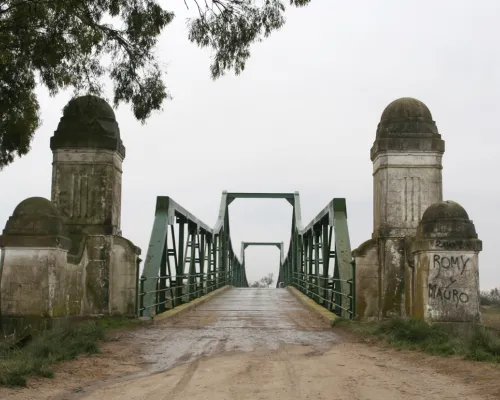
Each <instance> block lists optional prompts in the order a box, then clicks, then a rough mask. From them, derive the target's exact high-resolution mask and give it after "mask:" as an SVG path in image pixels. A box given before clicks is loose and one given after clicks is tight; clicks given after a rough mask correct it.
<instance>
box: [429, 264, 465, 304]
mask: <svg viewBox="0 0 500 400" xmlns="http://www.w3.org/2000/svg"><path fill="white" fill-rule="evenodd" d="M471 266H472V262H471V259H470V257H469V256H465V255H451V254H446V255H441V254H434V255H433V258H432V260H431V271H430V274H431V276H430V277H429V278H430V279H429V299H436V300H441V302H443V303H451V304H453V305H455V307H458V306H459V305H461V304H466V303H468V302H469V300H470V298H469V295H468V294H467V293H466V292H464V290H463V289H462V288H461V286H463V283H466V281H464V280H463V279H461V277H462V276H463V275H464V274H465V275H466V276H465V277H464V278H465V279H467V274H466V272H467V271H468V270H469V269H470V268H471ZM432 275H433V276H432ZM459 281H460V282H459Z"/></svg>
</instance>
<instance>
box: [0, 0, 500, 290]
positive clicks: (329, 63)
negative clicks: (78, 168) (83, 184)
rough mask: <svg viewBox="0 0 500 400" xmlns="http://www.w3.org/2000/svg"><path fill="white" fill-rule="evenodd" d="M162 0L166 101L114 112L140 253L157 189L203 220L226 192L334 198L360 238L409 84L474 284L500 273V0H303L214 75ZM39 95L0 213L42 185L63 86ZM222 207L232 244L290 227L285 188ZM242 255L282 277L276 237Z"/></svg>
mask: <svg viewBox="0 0 500 400" xmlns="http://www.w3.org/2000/svg"><path fill="white" fill-rule="evenodd" d="M169 3H172V4H175V7H177V8H176V9H174V11H175V12H176V14H177V17H176V19H175V21H174V22H173V23H172V24H171V25H170V26H169V27H167V29H166V30H165V32H164V33H163V35H162V38H161V41H160V43H159V46H158V54H159V57H160V58H161V60H162V61H163V62H164V63H165V64H166V66H167V68H168V75H167V76H166V82H167V85H168V86H169V88H170V91H171V93H172V94H173V96H174V100H173V101H168V102H166V103H165V105H164V111H163V112H161V113H158V114H156V115H155V116H154V117H152V118H151V119H150V120H149V121H148V123H147V124H146V125H141V124H140V123H138V122H137V121H135V120H134V118H133V115H132V113H131V111H130V108H129V107H128V106H126V105H123V106H121V107H120V108H119V109H118V110H117V111H116V114H117V119H118V122H119V125H120V129H121V135H122V139H123V142H124V144H125V146H126V149H127V156H126V159H125V161H124V169H123V170H124V174H123V193H122V230H123V235H124V236H125V237H127V238H128V239H130V240H132V241H133V242H134V243H135V244H136V245H138V246H139V247H141V248H142V251H143V255H144V256H145V253H146V251H147V247H148V241H149V236H150V232H151V228H152V223H153V218H154V206H155V201H156V196H158V195H168V196H171V197H172V198H173V199H174V200H176V201H177V202H179V203H180V204H181V205H183V206H184V207H185V208H187V209H188V210H189V211H190V212H191V213H193V214H194V215H196V216H197V217H198V218H200V219H201V220H203V221H204V222H206V223H208V224H209V225H213V224H214V223H215V220H216V218H217V212H218V207H219V201H220V195H221V192H222V190H228V191H246V192H253V191H261V192H266V191H268V192H293V191H295V190H299V191H300V193H301V202H302V215H303V219H304V222H305V223H308V222H309V221H310V220H311V219H312V218H313V217H314V216H315V215H316V214H317V213H318V212H319V211H320V210H321V209H322V208H323V207H324V206H325V205H326V204H327V203H328V202H329V201H330V200H331V199H332V198H333V197H345V198H346V199H347V207H348V222H349V230H350V235H351V246H352V248H353V249H354V248H356V247H357V246H358V245H359V244H361V243H362V242H363V241H365V240H367V239H369V238H370V237H371V232H372V228H373V223H372V164H371V161H370V155H369V152H370V147H371V146H372V144H373V140H374V138H375V131H376V128H377V124H378V122H379V118H380V114H381V113H382V111H383V109H384V108H385V106H386V105H387V104H388V103H390V102H391V101H392V100H394V99H396V98H399V97H404V96H410V97H416V98H418V99H420V100H422V101H423V102H424V103H426V104H427V105H428V107H429V108H430V110H431V112H432V114H433V117H434V119H435V120H436V122H437V125H438V129H439V132H440V133H441V135H442V137H443V139H444V140H445V142H446V152H445V155H444V158H443V164H444V170H443V182H444V184H443V186H444V199H445V200H454V201H457V202H459V203H460V204H462V205H463V206H464V207H465V209H466V210H467V212H468V213H469V216H470V218H471V219H472V220H473V221H474V223H475V225H476V229H477V232H478V234H479V238H480V239H482V240H483V248H484V251H483V252H482V253H480V257H479V259H480V263H479V266H480V280H481V288H482V289H489V288H491V287H493V286H500V272H499V265H498V264H497V262H498V261H497V257H496V255H495V251H494V248H495V247H496V246H497V245H498V243H497V242H496V240H497V239H496V237H497V234H496V233H495V232H496V229H497V228H498V226H499V224H500V214H499V212H498V207H499V206H498V198H499V194H500V183H498V179H497V178H494V177H495V176H496V173H497V171H498V170H499V166H500V159H499V158H498V157H497V155H496V154H497V152H498V149H499V148H500V139H499V132H498V116H499V115H500V86H499V84H500V26H499V25H498V20H499V17H500V2H499V1H498V0H481V1H476V2H472V1H470V0H439V1H430V0H406V1H404V2H403V1H400V0H379V1H368V0H359V1H356V2H344V1H333V0H313V1H312V3H311V4H310V5H309V6H308V7H306V8H302V9H290V10H289V12H288V14H287V23H286V25H285V26H284V27H283V28H282V29H281V30H280V31H278V32H275V33H273V34H272V36H271V37H270V38H269V39H267V40H265V41H264V42H263V43H260V44H256V45H254V46H253V47H252V56H251V59H250V60H249V62H248V63H247V67H246V70H245V71H244V73H243V74H242V75H241V76H239V77H234V76H233V75H232V74H231V75H229V76H227V77H224V78H222V79H220V80H217V81H215V82H214V81H212V80H211V79H210V74H209V63H210V52H208V51H204V50H201V49H199V48H197V47H196V46H195V45H194V44H191V43H190V42H189V41H188V40H187V28H186V25H185V18H186V17H187V16H188V13H187V12H186V10H185V8H184V5H183V1H182V0H178V1H177V2H169ZM38 93H39V101H40V103H41V115H42V118H43V125H42V127H41V128H40V129H39V130H38V132H37V134H36V138H35V140H34V141H33V145H32V151H31V152H30V154H29V155H28V156H26V157H23V158H22V159H18V160H16V161H15V163H14V164H12V165H11V166H9V167H7V168H5V169H4V170H3V171H1V172H0V184H1V187H2V188H3V190H2V193H1V196H0V224H4V223H5V222H6V221H7V219H8V217H9V216H10V215H11V213H12V211H13V210H14V208H15V206H16V205H17V204H18V203H19V202H20V201H22V200H23V199H25V198H27V197H31V196H43V197H47V198H50V184H51V168H52V167H51V163H52V154H51V151H50V148H49V138H50V137H51V136H52V134H53V131H54V130H55V129H56V127H57V124H58V121H59V118H60V116H61V110H62V108H63V107H64V105H65V104H66V102H67V101H68V100H69V98H70V96H71V93H69V92H68V93H62V94H60V95H58V96H56V97H54V98H50V97H49V96H48V94H47V92H46V91H45V90H43V89H41V90H39V91H38ZM107 95H108V97H109V98H111V93H108V94H107ZM230 216H231V230H232V238H233V242H234V243H236V244H238V247H239V243H240V242H241V241H242V240H245V241H284V242H285V243H288V241H289V234H290V223H291V206H289V204H288V203H287V202H286V201H285V200H267V201H264V200H262V201H261V200H236V201H235V202H234V203H233V204H232V205H231V206H230ZM495 243H497V244H495ZM236 251H237V252H238V253H239V249H237V250H236ZM246 254H247V268H248V269H247V276H248V278H249V279H250V280H257V279H259V278H261V277H262V276H264V275H265V274H267V273H268V272H274V273H275V274H276V275H277V272H278V260H279V252H278V249H277V248H257V247H250V248H248V249H247V253H246Z"/></svg>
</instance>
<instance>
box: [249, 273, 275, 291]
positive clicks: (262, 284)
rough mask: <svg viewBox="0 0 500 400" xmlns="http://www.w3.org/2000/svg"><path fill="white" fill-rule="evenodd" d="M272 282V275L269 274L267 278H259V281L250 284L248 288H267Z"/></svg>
mask: <svg viewBox="0 0 500 400" xmlns="http://www.w3.org/2000/svg"><path fill="white" fill-rule="evenodd" d="M273 282H274V274H273V273H269V274H267V276H264V277H263V278H260V280H258V281H255V282H252V283H251V284H250V285H249V286H250V287H252V288H268V287H269V286H271V285H272V284H273Z"/></svg>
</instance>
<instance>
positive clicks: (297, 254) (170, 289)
mask: <svg viewBox="0 0 500 400" xmlns="http://www.w3.org/2000/svg"><path fill="white" fill-rule="evenodd" d="M238 198H239V199H285V200H287V201H288V202H289V203H290V204H291V205H292V206H293V214H292V215H293V216H292V232H291V240H290V244H289V246H288V252H287V255H286V257H285V256H284V246H283V243H280V242H242V244H241V250H240V251H241V253H240V254H241V255H240V257H239V258H238V257H237V256H236V252H235V251H234V249H233V246H232V243H231V235H230V227H229V205H230V204H231V203H232V202H233V201H234V200H235V199H238ZM256 245H259V246H277V247H278V248H279V249H280V254H281V256H280V272H279V277H278V281H277V287H279V286H280V284H281V285H282V286H283V285H284V286H287V285H292V286H295V287H296V288H297V289H298V290H300V291H301V292H303V293H304V294H306V295H307V296H309V297H310V298H312V299H313V300H315V301H316V302H318V303H319V304H321V305H323V306H324V307H326V308H328V309H329V310H331V311H334V312H335V313H337V314H338V315H341V316H343V317H346V318H354V317H355V311H354V310H355V309H356V307H355V265H354V262H353V258H352V255H351V248H350V242H349V232H348V228H347V211H346V202H345V199H333V200H332V201H331V202H330V203H329V204H328V205H327V206H326V207H325V208H324V209H323V210H322V211H321V212H320V213H319V214H318V215H317V216H316V218H314V219H313V221H311V223H310V224H309V225H307V226H306V227H305V228H303V227H302V219H301V212H300V197H299V193H298V192H295V193H228V192H226V191H224V192H223V193H222V198H221V203H220V208H219V216H218V219H217V222H216V224H215V226H214V227H213V228H210V227H209V226H208V225H206V224H205V223H203V222H201V221H200V220H199V219H197V218H196V217H195V216H193V215H192V214H191V213H189V212H188V211H187V210H186V209H184V208H183V207H182V206H180V205H179V204H177V203H176V202H175V201H174V200H172V199H171V198H169V197H158V198H157V201H156V212H155V219H154V224H153V230H152V232H151V238H150V242H149V248H148V251H147V256H146V259H145V265H144V270H143V272H142V276H141V278H140V289H139V294H138V298H139V307H138V314H139V315H140V316H148V317H151V316H153V315H155V314H158V313H161V312H164V311H166V310H169V309H171V308H174V307H176V306H178V305H180V304H183V303H186V302H189V301H191V300H193V299H195V298H197V297H200V296H203V295H205V294H207V293H209V292H211V291H213V290H215V289H217V288H219V287H222V286H225V285H233V286H236V287H248V280H247V277H246V268H245V249H246V248H247V247H248V246H256ZM332 245H333V250H332ZM331 259H333V260H334V264H333V266H332V268H330V260H331Z"/></svg>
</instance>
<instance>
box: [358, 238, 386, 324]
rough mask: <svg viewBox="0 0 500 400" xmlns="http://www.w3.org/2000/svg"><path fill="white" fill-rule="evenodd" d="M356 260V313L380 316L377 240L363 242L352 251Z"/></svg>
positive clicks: (362, 315) (365, 317)
mask: <svg viewBox="0 0 500 400" xmlns="http://www.w3.org/2000/svg"><path fill="white" fill-rule="evenodd" d="M353 256H354V259H355V262H356V314H357V315H358V316H359V317H360V318H363V319H378V318H379V316H380V263H379V259H378V243H377V240H375V239H371V240H368V241H366V242H364V243H363V244H362V245H361V246H359V247H358V248H357V249H356V250H354V252H353Z"/></svg>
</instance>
